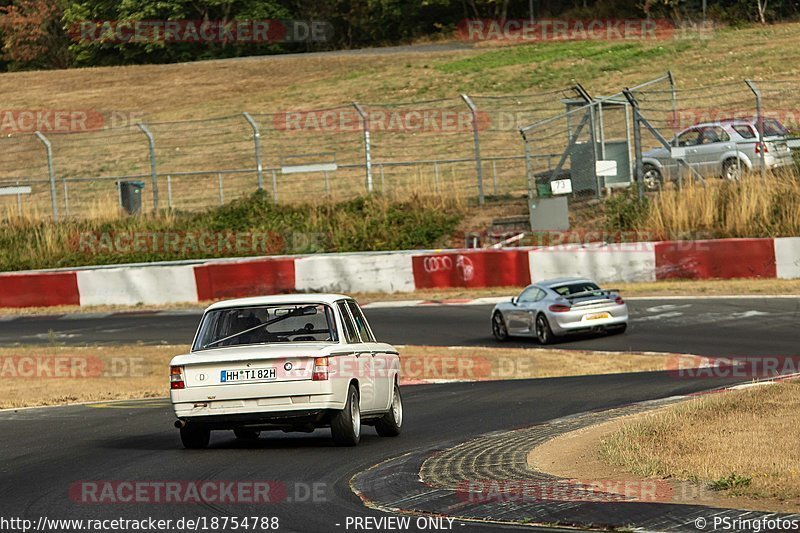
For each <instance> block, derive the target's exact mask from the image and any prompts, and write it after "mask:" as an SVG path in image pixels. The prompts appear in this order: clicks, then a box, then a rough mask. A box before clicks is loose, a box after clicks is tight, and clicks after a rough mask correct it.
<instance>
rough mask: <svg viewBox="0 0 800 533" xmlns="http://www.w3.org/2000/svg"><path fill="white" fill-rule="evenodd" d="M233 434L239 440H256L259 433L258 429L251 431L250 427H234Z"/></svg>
mask: <svg viewBox="0 0 800 533" xmlns="http://www.w3.org/2000/svg"><path fill="white" fill-rule="evenodd" d="M233 434H234V435H236V438H237V439H239V440H256V439H257V438H258V437H259V435H261V432H260V431H253V430H252V429H244V428H241V429H234V430H233Z"/></svg>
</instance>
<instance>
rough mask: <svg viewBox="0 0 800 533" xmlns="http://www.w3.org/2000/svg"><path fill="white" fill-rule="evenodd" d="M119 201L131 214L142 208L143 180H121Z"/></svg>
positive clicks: (119, 183) (138, 211)
mask: <svg viewBox="0 0 800 533" xmlns="http://www.w3.org/2000/svg"><path fill="white" fill-rule="evenodd" d="M117 184H118V185H119V203H120V204H121V205H122V208H123V209H124V210H125V211H126V212H128V213H129V214H131V215H136V214H138V213H140V212H141V210H142V189H144V182H143V181H119V182H117Z"/></svg>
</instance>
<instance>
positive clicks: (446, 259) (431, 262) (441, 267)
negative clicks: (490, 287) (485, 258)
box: [422, 255, 475, 281]
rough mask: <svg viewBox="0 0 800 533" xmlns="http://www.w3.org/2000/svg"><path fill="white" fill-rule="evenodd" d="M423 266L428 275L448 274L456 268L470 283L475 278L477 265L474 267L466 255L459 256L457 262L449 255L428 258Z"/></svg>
mask: <svg viewBox="0 0 800 533" xmlns="http://www.w3.org/2000/svg"><path fill="white" fill-rule="evenodd" d="M422 266H423V268H424V269H425V272H426V273H428V274H433V273H434V272H448V271H451V270H453V268H455V269H456V271H457V272H458V275H459V276H460V277H461V279H463V280H464V281H470V280H471V279H473V278H474V277H475V265H473V263H472V259H470V258H469V257H466V256H464V255H457V256H456V258H455V261H453V258H452V257H450V256H449V255H436V256H430V257H426V258H425V259H423V261H422Z"/></svg>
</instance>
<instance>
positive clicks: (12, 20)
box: [0, 0, 71, 69]
mask: <svg viewBox="0 0 800 533" xmlns="http://www.w3.org/2000/svg"><path fill="white" fill-rule="evenodd" d="M62 14H63V12H62V8H61V4H60V2H54V1H52V0H14V1H13V2H12V3H11V4H10V5H6V6H4V7H0V34H1V35H2V38H3V41H2V56H3V59H4V60H6V61H8V62H9V66H10V68H15V69H25V68H66V67H68V66H70V64H71V57H70V54H69V50H68V38H67V35H66V33H65V32H64V30H63V29H62V27H61V16H62Z"/></svg>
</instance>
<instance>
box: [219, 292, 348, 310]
mask: <svg viewBox="0 0 800 533" xmlns="http://www.w3.org/2000/svg"><path fill="white" fill-rule="evenodd" d="M343 298H350V297H349V296H345V295H344V294H275V295H272V296H253V297H250V298H237V299H235V300H223V301H221V302H217V303H214V304H211V305H209V306H208V308H207V309H206V311H210V310H212V309H225V308H227V307H245V306H255V305H281V304H332V303H334V302H336V301H338V300H341V299H343Z"/></svg>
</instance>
